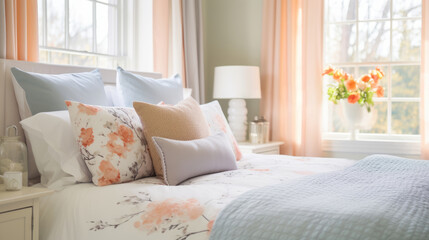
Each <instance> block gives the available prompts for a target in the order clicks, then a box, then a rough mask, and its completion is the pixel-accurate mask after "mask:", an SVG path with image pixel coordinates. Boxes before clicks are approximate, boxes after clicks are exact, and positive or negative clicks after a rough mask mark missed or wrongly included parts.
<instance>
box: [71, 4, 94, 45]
mask: <svg viewBox="0 0 429 240" xmlns="http://www.w3.org/2000/svg"><path fill="white" fill-rule="evenodd" d="M69 4H70V11H69V12H70V13H69V14H70V20H69V24H70V27H69V38H70V49H74V50H78V51H92V43H93V36H92V35H93V34H92V22H93V21H92V2H91V1H87V0H72V1H69Z"/></svg>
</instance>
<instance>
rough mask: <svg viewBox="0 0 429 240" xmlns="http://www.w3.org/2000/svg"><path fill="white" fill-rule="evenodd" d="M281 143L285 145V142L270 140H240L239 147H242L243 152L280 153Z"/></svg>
mask: <svg viewBox="0 0 429 240" xmlns="http://www.w3.org/2000/svg"><path fill="white" fill-rule="evenodd" d="M281 145H283V142H268V143H262V144H252V143H250V142H240V143H238V148H240V151H241V152H242V153H257V154H280V146H281Z"/></svg>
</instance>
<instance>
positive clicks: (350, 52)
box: [324, 24, 356, 63]
mask: <svg viewBox="0 0 429 240" xmlns="http://www.w3.org/2000/svg"><path fill="white" fill-rule="evenodd" d="M326 37H327V38H326V41H325V54H324V56H325V62H327V63H339V62H341V63H342V62H353V61H354V56H355V53H356V24H330V25H329V26H328V29H327V35H326Z"/></svg>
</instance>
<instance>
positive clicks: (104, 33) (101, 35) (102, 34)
mask: <svg viewBox="0 0 429 240" xmlns="http://www.w3.org/2000/svg"><path fill="white" fill-rule="evenodd" d="M116 11H117V9H116V8H115V7H110V6H107V5H105V4H100V3H97V52H99V53H105V54H111V55H115V54H116V37H117V28H116V22H117V16H116V15H117V14H116ZM106 23H107V24H106Z"/></svg>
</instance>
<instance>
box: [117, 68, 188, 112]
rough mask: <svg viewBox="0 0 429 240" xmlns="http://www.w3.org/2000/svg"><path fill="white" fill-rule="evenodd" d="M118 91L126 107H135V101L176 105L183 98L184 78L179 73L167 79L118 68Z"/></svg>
mask: <svg viewBox="0 0 429 240" xmlns="http://www.w3.org/2000/svg"><path fill="white" fill-rule="evenodd" d="M116 72H117V77H116V81H117V87H118V93H119V95H120V96H121V98H122V102H123V104H124V106H125V107H133V102H145V103H150V104H158V103H159V102H161V101H162V102H164V103H165V104H171V105H175V104H177V103H178V102H180V101H182V100H183V87H182V80H181V78H180V76H179V74H176V75H174V76H173V77H171V78H166V79H153V78H148V77H143V76H140V75H136V74H133V73H130V72H127V71H125V70H124V69H122V68H121V67H118V68H117V71H116Z"/></svg>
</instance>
